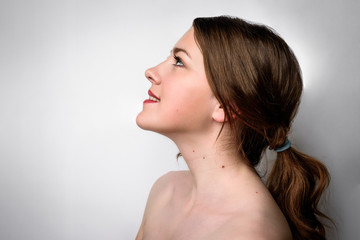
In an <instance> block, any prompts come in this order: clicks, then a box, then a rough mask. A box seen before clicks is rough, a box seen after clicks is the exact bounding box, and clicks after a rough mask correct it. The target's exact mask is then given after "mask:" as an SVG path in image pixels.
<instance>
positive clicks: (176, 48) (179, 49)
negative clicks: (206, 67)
mask: <svg viewBox="0 0 360 240" xmlns="http://www.w3.org/2000/svg"><path fill="white" fill-rule="evenodd" d="M171 52H172V53H173V54H174V55H176V54H177V53H178V52H183V53H185V54H186V55H187V56H188V57H189V58H190V59H191V56H190V54H189V53H188V52H187V51H186V50H185V49H183V48H179V47H174V49H173V50H171Z"/></svg>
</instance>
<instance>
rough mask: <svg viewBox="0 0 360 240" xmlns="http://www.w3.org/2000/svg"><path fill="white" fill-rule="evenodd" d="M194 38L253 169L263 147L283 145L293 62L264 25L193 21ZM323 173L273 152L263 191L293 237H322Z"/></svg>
mask: <svg viewBox="0 0 360 240" xmlns="http://www.w3.org/2000/svg"><path fill="white" fill-rule="evenodd" d="M193 28H194V32H195V39H196V41H197V44H198V45H199V47H200V49H201V51H202V54H203V57H204V65H205V71H206V75H207V78H208V81H209V85H210V87H211V89H212V91H213V92H214V94H215V96H216V97H217V98H218V100H219V102H220V104H221V105H222V107H223V108H224V112H225V115H226V118H227V119H229V123H230V127H231V128H232V132H233V133H234V138H235V144H236V146H237V148H238V153H239V155H240V156H241V157H243V158H246V159H248V160H249V162H250V163H251V164H252V165H253V166H256V165H257V164H258V163H259V161H260V159H261V156H262V154H263V153H264V151H265V150H266V148H267V147H270V149H276V148H278V147H280V146H281V145H282V144H283V143H284V142H285V141H286V139H287V135H288V133H289V130H290V127H291V123H292V121H293V118H294V117H295V115H296V112H297V109H298V106H299V103H300V97H301V93H302V77H301V70H300V67H299V64H298V62H297V60H296V57H295V56H294V54H293V52H292V51H291V49H290V48H289V46H288V45H287V44H286V43H285V41H284V40H283V39H282V38H281V37H279V36H278V35H277V34H276V33H275V32H274V31H273V30H272V29H270V28H269V27H266V26H263V25H258V24H253V23H248V22H246V21H244V20H241V19H239V18H233V17H227V16H220V17H212V18H197V19H195V20H194V22H193ZM328 182H329V174H328V171H327V169H326V167H325V166H324V165H323V164H322V163H320V162H319V161H317V160H316V159H314V158H312V157H310V156H308V155H305V154H303V153H301V152H299V151H297V150H295V149H294V148H293V147H291V148H289V149H288V150H286V151H283V152H280V153H278V154H277V159H276V161H275V163H274V166H273V169H272V171H271V173H270V176H269V178H268V180H267V186H268V189H269V191H270V192H271V194H272V195H273V197H274V199H275V200H276V202H277V203H278V205H279V207H280V209H281V210H282V211H283V213H284V215H285V217H286V218H287V221H288V223H289V226H290V228H291V231H292V235H293V239H325V228H324V225H323V224H322V223H321V222H320V221H319V217H325V218H326V216H325V215H324V214H323V213H322V212H321V211H320V210H319V209H318V207H317V205H318V203H319V200H320V197H321V194H322V192H323V191H324V189H325V188H326V187H327V185H328Z"/></svg>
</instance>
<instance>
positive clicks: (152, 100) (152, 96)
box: [144, 90, 160, 103]
mask: <svg viewBox="0 0 360 240" xmlns="http://www.w3.org/2000/svg"><path fill="white" fill-rule="evenodd" d="M148 94H149V99H146V100H145V101H144V103H157V102H160V98H159V97H158V96H156V95H155V94H154V93H153V92H152V91H151V90H149V91H148Z"/></svg>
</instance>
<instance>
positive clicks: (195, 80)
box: [136, 29, 292, 240]
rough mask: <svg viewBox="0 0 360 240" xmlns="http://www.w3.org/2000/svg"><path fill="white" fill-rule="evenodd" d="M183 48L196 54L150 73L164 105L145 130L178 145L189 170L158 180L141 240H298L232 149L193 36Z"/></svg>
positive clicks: (152, 108)
mask: <svg viewBox="0 0 360 240" xmlns="http://www.w3.org/2000/svg"><path fill="white" fill-rule="evenodd" d="M178 48H180V49H184V50H185V52H186V53H188V54H185V53H184V51H180V52H177V54H178V56H179V57H180V58H181V62H179V60H178V59H177V56H174V58H172V57H169V58H168V59H167V60H166V61H164V62H163V63H161V64H159V65H158V66H156V67H154V68H151V69H149V70H147V72H146V77H147V78H148V79H149V81H150V82H151V83H152V88H151V91H152V92H153V93H154V94H155V95H156V96H157V97H159V99H160V100H159V101H158V102H154V103H149V104H145V103H144V109H143V111H142V112H141V113H140V114H139V115H138V118H137V124H138V125H139V126H140V127H142V128H143V129H146V130H152V131H155V132H158V133H161V134H163V135H165V136H167V137H169V138H170V139H171V140H173V141H174V142H175V144H176V145H177V147H178V148H179V150H180V152H181V154H182V156H183V158H184V160H185V161H186V163H187V165H188V167H189V171H180V172H170V173H168V174H166V175H164V176H162V177H161V178H160V179H158V180H157V181H156V183H155V184H154V186H153V188H152V190H151V192H150V195H149V198H148V202H147V205H146V209H145V213H144V217H143V221H142V224H141V227H140V230H139V233H138V235H137V237H136V240H202V239H204V240H205V239H206V240H211V239H214V240H222V239H223V240H232V239H237V240H239V239H240V240H241V239H247V240H251V239H259V240H260V239H269V240H272V239H274V240H275V239H276V240H290V239H292V238H291V232H290V229H289V226H288V224H287V222H286V219H285V217H284V215H283V214H282V212H281V210H280V209H279V207H278V206H277V204H276V202H275V201H274V200H273V198H272V196H271V194H270V193H269V191H268V190H267V188H266V186H265V185H264V184H263V182H262V181H261V179H260V177H259V176H258V175H257V173H256V172H255V170H254V168H253V167H252V166H250V164H249V163H248V161H247V160H246V159H241V158H240V157H239V156H238V154H237V152H236V150H235V149H236V147H235V146H231V131H230V128H229V126H228V124H227V122H226V119H225V115H224V112H223V109H222V107H221V106H220V104H219V102H218V101H217V99H216V98H215V97H214V95H213V94H212V92H211V90H210V88H209V85H208V82H207V80H206V75H205V70H204V67H203V58H202V54H201V51H200V49H199V48H198V46H197V44H196V42H195V39H194V34H193V29H190V30H189V31H188V32H187V33H186V34H185V35H184V36H183V37H182V38H181V39H180V40H179V41H178V43H177V44H176V45H175V48H174V49H178ZM188 55H190V56H191V57H189V56H188ZM175 57H176V58H175ZM194 103H196V104H194ZM224 122H225V125H224V128H223V131H222V133H221V135H220V137H219V138H217V137H218V133H219V131H220V129H221V128H222V125H223V123H224Z"/></svg>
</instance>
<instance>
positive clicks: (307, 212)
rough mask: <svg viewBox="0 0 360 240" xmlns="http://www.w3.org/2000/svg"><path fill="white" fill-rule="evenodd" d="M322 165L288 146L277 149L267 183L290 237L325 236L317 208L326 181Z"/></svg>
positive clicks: (315, 238)
mask: <svg viewBox="0 0 360 240" xmlns="http://www.w3.org/2000/svg"><path fill="white" fill-rule="evenodd" d="M329 180H330V177H329V173H328V171H327V169H326V167H325V166H324V165H323V164H322V163H321V162H319V161H318V160H316V159H315V158H313V157H310V156H308V155H306V154H304V153H301V152H299V151H297V150H296V149H294V148H289V149H287V150H285V151H283V152H279V153H277V159H276V161H275V163H274V166H273V168H272V171H271V173H270V175H269V178H268V180H267V186H268V189H269V191H270V192H271V194H272V196H273V197H274V199H275V201H276V202H277V204H278V205H279V207H280V209H281V210H282V212H283V213H284V215H285V217H286V219H287V221H288V223H289V226H290V229H291V232H292V235H293V239H294V240H300V239H312V240H323V239H325V228H324V225H323V224H322V223H321V222H320V221H319V217H322V218H327V219H328V217H327V216H326V215H325V214H324V213H322V212H321V211H320V210H319V209H318V203H319V200H320V197H321V194H322V192H323V191H324V189H325V188H326V187H327V186H328V184H329Z"/></svg>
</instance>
